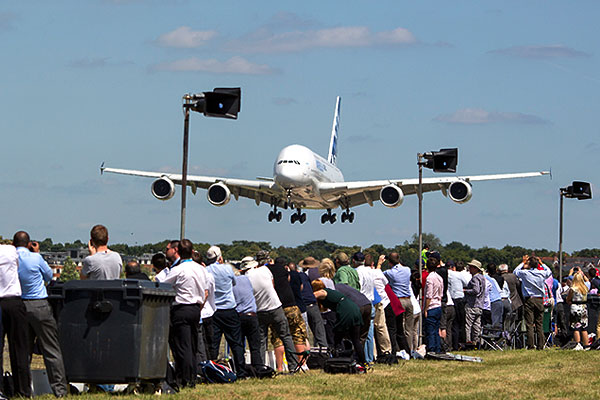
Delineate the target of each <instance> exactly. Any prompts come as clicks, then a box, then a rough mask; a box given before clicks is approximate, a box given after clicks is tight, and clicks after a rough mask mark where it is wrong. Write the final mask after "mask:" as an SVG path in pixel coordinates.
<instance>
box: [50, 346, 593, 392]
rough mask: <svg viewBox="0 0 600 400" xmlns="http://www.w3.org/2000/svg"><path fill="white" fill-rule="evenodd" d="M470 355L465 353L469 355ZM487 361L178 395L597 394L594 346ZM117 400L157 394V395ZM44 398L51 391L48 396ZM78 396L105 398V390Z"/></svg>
mask: <svg viewBox="0 0 600 400" xmlns="http://www.w3.org/2000/svg"><path fill="white" fill-rule="evenodd" d="M465 354H467V353H465ZM468 355H474V356H479V357H482V358H483V359H484V362H483V363H470V362H457V361H432V360H411V361H401V362H400V364H398V365H394V366H379V365H376V366H375V367H374V368H373V370H372V371H371V372H370V373H369V374H367V375H329V374H325V373H323V372H321V371H309V372H308V373H301V374H297V375H294V376H278V377H276V378H274V379H267V380H256V379H251V380H246V381H243V382H236V383H234V384H229V385H201V386H197V387H196V388H195V389H185V390H183V391H182V392H181V393H179V394H178V395H173V396H167V397H173V398H181V399H188V398H190V399H203V398H215V399H228V400H230V399H247V398H252V399H298V398H311V399H341V398H348V399H354V398H358V399H380V398H381V399H493V400H498V399H598V398H600V374H599V373H598V372H599V371H600V353H598V352H597V351H572V350H544V351H527V350H514V351H506V352H485V351H478V352H468ZM118 397H119V398H129V397H131V398H138V399H139V398H148V399H150V398H156V397H155V396H152V395H144V396H135V397H134V396H118ZM45 398H47V399H51V398H53V397H52V396H45ZM78 398H81V399H98V400H100V399H108V398H114V396H110V395H106V394H97V395H82V396H78Z"/></svg>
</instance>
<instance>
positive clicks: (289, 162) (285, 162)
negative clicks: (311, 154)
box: [277, 160, 300, 165]
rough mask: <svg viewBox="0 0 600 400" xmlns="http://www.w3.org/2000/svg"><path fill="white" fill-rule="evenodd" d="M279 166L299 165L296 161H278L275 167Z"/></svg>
mask: <svg viewBox="0 0 600 400" xmlns="http://www.w3.org/2000/svg"><path fill="white" fill-rule="evenodd" d="M280 164H298V165H300V161H298V160H279V161H278V162H277V165H280Z"/></svg>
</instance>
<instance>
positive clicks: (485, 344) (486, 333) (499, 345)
mask: <svg viewBox="0 0 600 400" xmlns="http://www.w3.org/2000/svg"><path fill="white" fill-rule="evenodd" d="M503 334H504V329H502V328H498V327H495V326H492V325H484V326H483V333H482V334H481V347H482V348H483V349H489V350H500V351H504V347H506V338H505V337H504V335H503Z"/></svg>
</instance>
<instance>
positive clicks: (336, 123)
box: [327, 96, 342, 165]
mask: <svg viewBox="0 0 600 400" xmlns="http://www.w3.org/2000/svg"><path fill="white" fill-rule="evenodd" d="M341 101H342V98H341V97H340V96H338V97H337V100H336V103H335V114H334V115H333V127H332V128H331V141H330V142H329V154H328V156H327V161H329V162H330V163H331V164H333V165H335V164H336V161H337V140H338V130H339V128H340V103H341Z"/></svg>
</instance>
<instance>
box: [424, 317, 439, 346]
mask: <svg viewBox="0 0 600 400" xmlns="http://www.w3.org/2000/svg"><path fill="white" fill-rule="evenodd" d="M441 317H442V307H436V308H432V309H431V310H427V318H425V340H426V344H427V352H435V353H440V352H441V351H442V344H441V341H440V332H439V329H440V318H441Z"/></svg>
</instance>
